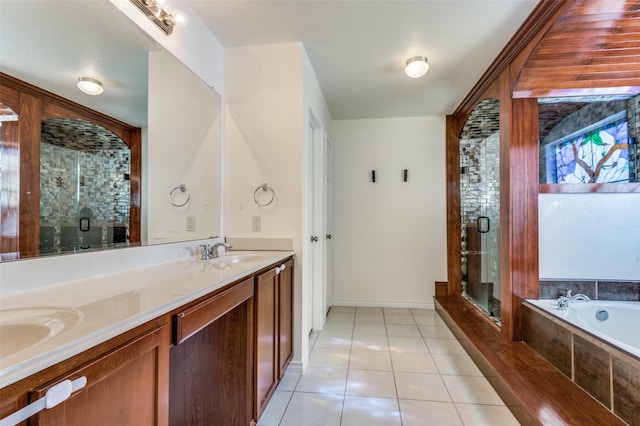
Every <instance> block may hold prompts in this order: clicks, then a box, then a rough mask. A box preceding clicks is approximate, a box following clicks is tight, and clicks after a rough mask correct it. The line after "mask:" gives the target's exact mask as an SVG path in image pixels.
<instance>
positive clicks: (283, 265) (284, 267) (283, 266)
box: [280, 263, 287, 272]
mask: <svg viewBox="0 0 640 426" xmlns="http://www.w3.org/2000/svg"><path fill="white" fill-rule="evenodd" d="M286 268H287V265H286V264H285V263H283V264H282V265H280V272H282V271H284V270H285V269H286Z"/></svg>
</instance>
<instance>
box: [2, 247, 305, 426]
mask: <svg viewBox="0 0 640 426" xmlns="http://www.w3.org/2000/svg"><path fill="white" fill-rule="evenodd" d="M293 266H294V261H293V257H292V253H291V252H246V253H244V254H240V255H238V254H234V253H233V252H230V253H228V254H227V255H225V256H221V259H218V260H215V259H214V260H212V261H205V260H200V259H195V258H190V259H188V260H179V261H175V262H169V263H166V264H162V265H159V266H153V267H149V268H142V269H138V270H134V271H129V272H123V273H117V274H110V275H108V276H103V277H98V278H94V279H90V280H87V281H86V282H82V283H78V282H76V283H69V284H65V285H61V286H56V287H57V288H55V289H53V288H44V289H39V290H34V291H32V292H30V293H31V294H28V295H22V296H28V297H18V296H19V295H17V296H16V297H13V296H14V295H11V296H9V297H5V298H3V306H2V309H3V311H7V310H19V309H29V306H28V305H27V302H26V300H29V299H31V302H29V303H32V306H42V305H43V303H44V301H47V303H48V305H49V306H54V305H57V304H59V302H61V300H64V299H65V298H67V299H66V300H67V305H66V306H73V307H74V309H77V310H78V311H79V312H80V315H81V319H80V320H79V321H78V322H77V324H75V325H73V326H70V327H69V329H68V330H66V331H65V330H63V331H61V332H59V333H58V334H57V335H56V336H54V337H51V338H49V339H48V340H45V341H42V342H40V343H37V344H35V345H33V346H32V347H29V348H25V349H23V350H21V351H18V352H16V353H13V354H9V355H8V356H4V355H3V358H2V359H0V367H1V370H0V381H1V385H2V388H1V389H0V419H2V418H5V417H6V416H8V415H10V414H11V413H14V412H16V411H18V410H20V409H21V408H23V407H25V406H27V405H29V404H30V403H32V402H34V401H36V400H38V399H39V398H42V397H44V396H45V395H46V393H47V391H48V390H49V389H50V388H51V387H53V386H55V385H57V384H59V383H61V382H63V381H64V380H71V381H73V380H76V379H78V378H80V377H86V379H87V383H86V385H85V386H84V387H82V388H81V389H78V390H75V391H74V392H73V393H72V394H71V396H70V397H69V398H68V399H67V400H65V401H64V402H62V403H60V404H59V405H57V406H55V407H53V408H51V409H45V410H43V411H41V412H39V413H38V414H35V415H34V416H32V417H30V418H29V421H28V424H29V425H34V424H36V425H52V424H55V425H74V424H82V425H85V424H121V425H156V424H160V425H165V424H172V425H184V424H193V425H207V424H224V425H250V424H255V422H256V421H257V419H258V418H259V416H260V414H261V413H262V411H263V410H264V407H265V405H266V404H267V402H268V400H269V398H270V397H271V395H272V394H273V392H274V390H275V387H276V385H277V383H278V381H279V380H280V379H281V378H282V375H283V374H284V370H285V369H286V367H287V365H288V363H289V362H290V360H291V358H292V355H293V347H292V337H293V336H292V331H293V330H292V325H293V322H292V313H293V298H292V296H293ZM80 287H82V288H84V294H80V293H79V292H80ZM92 290H95V291H94V293H96V294H94V295H92V296H90V297H88V296H87V293H88V292H90V291H92ZM73 293H76V297H75V299H74V296H73ZM56 294H57V296H56ZM56 297H57V298H58V299H57V300H56ZM87 298H88V299H90V300H85V299H87ZM20 300H23V302H19V301H20ZM5 301H6V303H5ZM69 302H71V303H69ZM84 302H88V303H84ZM20 303H22V304H23V306H18V305H19V304H20ZM80 303H84V304H82V305H81V304H80ZM3 325H4V324H3ZM25 330H27V329H25ZM96 342H97V343H96ZM74 352H75V353H74ZM47 364H48V365H47ZM41 367H42V368H41ZM21 424H27V423H26V422H24V423H21Z"/></svg>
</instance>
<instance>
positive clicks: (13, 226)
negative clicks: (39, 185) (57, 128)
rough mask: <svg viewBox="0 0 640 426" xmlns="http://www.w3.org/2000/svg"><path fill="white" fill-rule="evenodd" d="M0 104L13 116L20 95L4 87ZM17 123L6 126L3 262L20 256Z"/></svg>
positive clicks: (0, 202)
mask: <svg viewBox="0 0 640 426" xmlns="http://www.w3.org/2000/svg"><path fill="white" fill-rule="evenodd" d="M0 103H2V104H3V105H5V106H6V107H9V108H11V109H12V110H13V112H15V113H18V112H19V111H20V93H19V92H18V91H17V90H15V89H12V88H10V87H7V86H4V85H2V84H0ZM18 131H19V126H18V122H16V121H6V122H4V123H3V124H2V136H1V138H0V140H2V160H1V161H2V163H1V164H0V170H2V179H1V182H0V184H1V185H2V187H1V188H0V191H1V193H2V195H0V260H8V259H15V258H16V257H17V256H18V250H19V247H18V237H19V236H18V232H19V216H20V215H19V206H20V204H19V202H20V197H19V191H20V140H19V134H18Z"/></svg>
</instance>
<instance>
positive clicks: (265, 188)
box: [253, 183, 276, 207]
mask: <svg viewBox="0 0 640 426" xmlns="http://www.w3.org/2000/svg"><path fill="white" fill-rule="evenodd" d="M261 189H262V190H263V191H270V192H271V199H270V200H269V201H268V202H266V203H262V204H261V203H260V202H259V201H258V191H260V190H261ZM275 199H276V193H275V192H274V191H273V188H271V187H270V186H269V185H268V184H266V183H263V184H262V185H260V186H259V187H257V188H256V190H255V191H253V201H255V202H256V204H257V205H258V206H260V207H266V206H268V205H269V204H271V203H273V200H275Z"/></svg>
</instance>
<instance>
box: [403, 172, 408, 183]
mask: <svg viewBox="0 0 640 426" xmlns="http://www.w3.org/2000/svg"><path fill="white" fill-rule="evenodd" d="M407 180H409V170H407V169H404V170H403V171H402V181H403V182H406V181H407Z"/></svg>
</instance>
